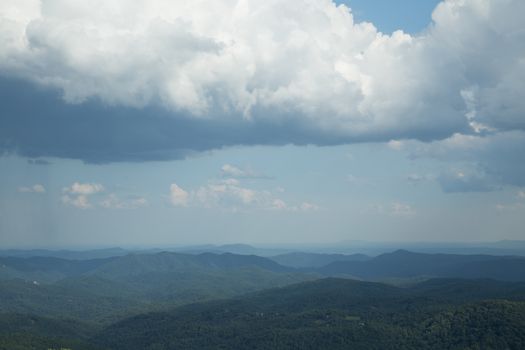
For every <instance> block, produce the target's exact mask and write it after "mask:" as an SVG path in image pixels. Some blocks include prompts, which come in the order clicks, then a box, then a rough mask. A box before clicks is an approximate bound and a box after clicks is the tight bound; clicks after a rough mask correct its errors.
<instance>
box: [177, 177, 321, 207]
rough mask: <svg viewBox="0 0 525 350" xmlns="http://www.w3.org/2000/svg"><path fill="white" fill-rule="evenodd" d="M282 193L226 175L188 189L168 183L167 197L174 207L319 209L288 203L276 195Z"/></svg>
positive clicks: (308, 204)
mask: <svg viewBox="0 0 525 350" xmlns="http://www.w3.org/2000/svg"><path fill="white" fill-rule="evenodd" d="M274 192H275V193H274ZM283 192H284V190H283V189H281V188H278V189H277V190H275V191H270V190H264V189H254V188H248V187H245V186H244V185H242V184H241V182H240V181H239V180H238V179H234V178H227V179H219V180H210V181H209V182H208V183H207V184H205V185H202V186H199V187H198V188H196V189H194V190H188V191H186V190H183V189H182V188H180V187H179V186H177V185H176V184H172V185H171V188H170V193H171V195H170V200H171V203H172V204H173V205H174V206H193V207H201V208H215V209H221V210H227V211H234V212H237V211H243V210H278V211H316V210H319V207H318V206H317V205H315V204H313V203H310V202H302V203H300V204H298V205H289V204H287V203H286V202H285V201H284V200H283V199H281V198H279V197H278V196H277V195H278V194H282V193H283Z"/></svg>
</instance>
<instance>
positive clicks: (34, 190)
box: [18, 184, 46, 193]
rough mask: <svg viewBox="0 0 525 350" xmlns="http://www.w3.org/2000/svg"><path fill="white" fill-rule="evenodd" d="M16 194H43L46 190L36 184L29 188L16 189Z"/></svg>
mask: <svg viewBox="0 0 525 350" xmlns="http://www.w3.org/2000/svg"><path fill="white" fill-rule="evenodd" d="M18 192H21V193H45V192H46V188H45V187H44V186H42V185H40V184H36V185H33V186H30V187H27V186H22V187H18Z"/></svg>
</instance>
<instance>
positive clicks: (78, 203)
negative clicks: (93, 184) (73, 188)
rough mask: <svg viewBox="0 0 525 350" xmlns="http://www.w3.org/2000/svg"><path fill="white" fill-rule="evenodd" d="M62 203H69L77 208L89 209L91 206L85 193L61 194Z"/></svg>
mask: <svg viewBox="0 0 525 350" xmlns="http://www.w3.org/2000/svg"><path fill="white" fill-rule="evenodd" d="M62 203H64V204H66V205H71V206H73V207H75V208H78V209H89V208H92V207H93V206H92V205H91V203H90V202H89V200H88V196H86V195H78V196H68V195H63V196H62Z"/></svg>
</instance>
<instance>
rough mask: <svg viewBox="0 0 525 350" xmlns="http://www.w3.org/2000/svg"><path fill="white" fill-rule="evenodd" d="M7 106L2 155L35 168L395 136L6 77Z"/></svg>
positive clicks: (1, 89)
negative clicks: (109, 99) (72, 91)
mask: <svg viewBox="0 0 525 350" xmlns="http://www.w3.org/2000/svg"><path fill="white" fill-rule="evenodd" d="M0 104H1V106H2V109H1V111H0V151H1V152H2V153H4V154H18V155H21V156H24V157H28V158H31V159H32V160H31V162H32V163H34V164H37V163H38V164H43V162H45V161H43V160H38V159H37V160H34V159H33V158H39V157H59V158H72V159H81V160H83V161H85V162H89V163H107V162H118V161H132V162H133V161H150V160H169V159H181V158H184V157H187V156H188V155H191V154H193V153H196V152H202V151H208V150H213V149H219V148H222V147H226V146H233V145H284V144H290V143H293V144H296V145H306V144H316V145H336V144H342V143H347V142H362V141H385V140H388V139H389V138H390V137H392V136H393V135H390V134H388V133H377V134H376V135H367V137H366V138H359V137H353V138H350V137H348V136H345V135H342V134H341V135H337V133H334V132H333V131H330V132H323V131H322V130H318V129H314V128H311V127H307V126H305V125H304V123H301V122H300V120H298V119H297V120H294V119H293V118H290V117H288V118H275V120H267V119H264V120H263V121H261V118H259V121H257V122H255V121H253V120H244V121H239V120H228V118H215V119H209V118H194V117H189V116H185V115H183V114H177V113H175V112H171V111H168V110H164V109H161V108H151V107H150V108H143V109H136V108H126V107H112V106H107V105H104V104H102V103H100V102H99V101H98V100H91V101H88V102H85V103H82V104H68V103H65V102H64V101H63V100H62V99H61V96H60V93H59V92H58V91H53V90H50V89H44V88H41V87H38V86H35V85H33V84H31V83H28V82H24V81H22V80H18V79H9V78H5V77H4V78H0ZM257 113H271V111H258V112H257ZM411 132H413V130H411ZM397 136H399V134H397ZM401 136H402V135H401ZM407 136H410V135H407ZM418 136H420V137H421V138H426V139H435V138H439V137H443V136H446V131H445V130H436V131H435V132H434V133H428V134H427V133H425V132H424V130H422V131H421V132H420V133H419V135H418Z"/></svg>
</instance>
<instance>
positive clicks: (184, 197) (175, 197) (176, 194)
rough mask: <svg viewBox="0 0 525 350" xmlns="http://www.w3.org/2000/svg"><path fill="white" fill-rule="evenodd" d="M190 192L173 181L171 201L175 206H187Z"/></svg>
mask: <svg viewBox="0 0 525 350" xmlns="http://www.w3.org/2000/svg"><path fill="white" fill-rule="evenodd" d="M188 197H189V194H188V192H186V191H184V190H183V189H182V188H180V187H179V186H178V185H177V184H175V183H173V184H171V185H170V202H171V204H172V205H174V206H176V207H177V206H182V207H185V206H186V205H188Z"/></svg>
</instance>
